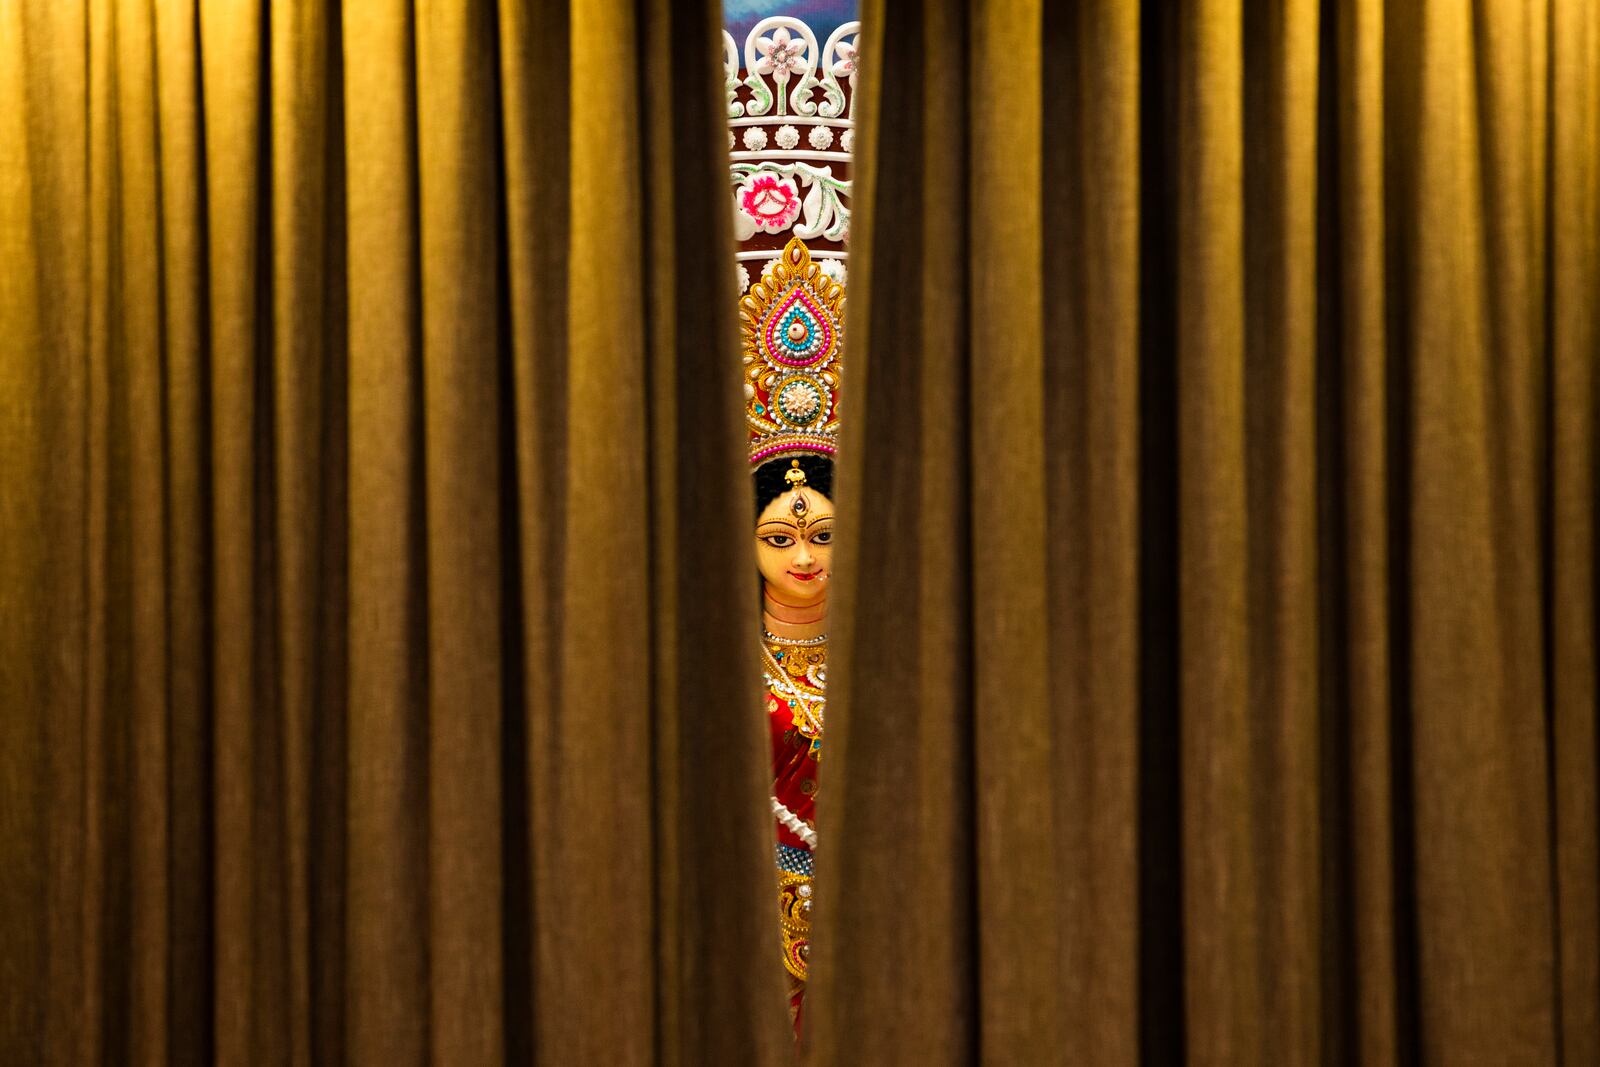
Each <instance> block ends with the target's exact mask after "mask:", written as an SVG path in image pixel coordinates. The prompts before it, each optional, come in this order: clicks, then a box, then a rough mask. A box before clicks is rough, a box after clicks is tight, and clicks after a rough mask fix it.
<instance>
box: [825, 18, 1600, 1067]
mask: <svg viewBox="0 0 1600 1067" xmlns="http://www.w3.org/2000/svg"><path fill="white" fill-rule="evenodd" d="M1590 8H1591V5H1584V4H1566V3H1561V2H1559V0H1548V2H1539V3H1531V4H1530V3H1524V2H1521V0H1515V2H1513V0H1506V2H1501V0H1480V2H1478V3H1475V4H1472V5H1467V6H1463V5H1458V4H1450V3H1444V2H1433V0H1429V2H1425V3H1412V4H1399V3H1384V2H1382V0H1362V2H1356V3H1326V2H1317V0H1277V2H1274V3H1270V4H1266V5H1251V4H1242V3H1239V2H1237V0H1185V2H1183V3H1178V4H1142V5H1130V4H1120V3H1109V2H1107V3H1097V2H1090V0H1086V2H1083V3H1079V4H1073V5H1039V4H1031V3H1025V2H1022V0H1016V2H1007V3H985V4H969V3H962V2H958V0H951V2H949V3H939V4H927V5H923V4H905V3H899V2H896V0H878V2H873V3H869V4H866V5H865V6H864V9H863V13H862V20H863V24H864V25H865V26H869V27H876V30H875V32H873V33H871V34H870V35H869V44H868V47H869V49H870V53H869V55H868V56H867V61H866V63H865V64H864V69H866V70H867V71H869V72H870V75H871V77H870V78H869V84H868V85H867V86H866V87H865V88H864V89H863V91H862V93H861V95H860V97H859V98H858V106H859V107H862V108H864V109H865V111H864V118H863V126H864V128H865V129H870V131H871V132H870V135H865V136H864V137H863V139H862V142H861V144H860V146H859V147H858V152H859V153H860V155H859V156H858V164H859V170H858V172H857V174H858V181H859V183H860V185H859V188H858V191H857V197H856V202H857V205H858V211H859V214H858V217H857V225H856V232H855V235H854V241H855V245H854V248H853V257H854V259H855V265H854V268H853V270H852V309H851V312H850V315H851V322H852V324H853V325H852V337H853V338H854V341H853V342H852V352H853V353H854V357H853V360H852V363H851V368H850V370H851V410H852V412H853V415H852V417H851V420H850V421H849V422H848V424H847V427H846V433H847V439H846V442H845V447H844V448H843V449H842V451H841V456H842V463H843V469H842V471H841V475H840V485H841V487H842V500H841V504H840V511H841V516H842V521H843V522H844V524H845V525H844V527H843V529H842V535H841V543H840V560H839V573H840V584H839V587H838V590H837V592H836V594H835V595H836V597H837V598H838V608H837V610H838V611H839V612H840V615H841V618H840V621H839V623H838V624H837V626H836V631H837V632H836V639H835V641H834V644H835V647H836V648H837V649H838V650H839V663H838V664H837V665H836V670H835V671H834V682H833V686H834V689H833V700H832V702H831V703H832V705H833V707H832V709H831V710H832V713H833V720H832V725H831V726H830V741H829V745H830V752H832V753H834V755H833V756H832V757H831V763H830V767H831V770H830V782H831V783H832V784H831V785H830V788H829V803H828V804H827V805H824V806H822V808H821V814H820V818H821V820H822V822H823V823H824V824H825V826H824V829H823V831H822V832H823V833H824V834H825V835H826V837H827V839H828V840H829V841H830V842H833V844H832V846H831V847H830V851H829V853H828V857H827V861H826V862H827V866H828V869H829V872H830V873H829V877H828V878H825V879H823V880H822V883H821V884H822V890H821V891H822V894H823V900H822V901H821V903H820V905H819V907H820V914H822V915H823V916H824V919H823V923H822V926H821V928H820V929H819V932H818V935H817V938H816V944H817V952H818V956H817V959H816V964H815V966H816V971H817V978H816V980H815V982H814V987H813V992H812V998H813V1004H814V1007H813V1009H812V1012H813V1014H812V1017H811V1022H812V1024H813V1026H814V1032H813V1034H812V1038H813V1040H814V1050H815V1052H816V1053H817V1056H818V1058H819V1060H821V1061H822V1062H830V1063H833V1062H838V1063H847V1062H872V1063H958V1062H970V1061H973V1060H975V1059H976V1060H981V1061H983V1062H996V1063H1002V1062H1004V1063H1012V1062H1016V1063H1026V1062H1085V1063H1113V1062H1132V1061H1135V1060H1142V1061H1145V1062H1163V1063H1164V1062H1179V1061H1184V1062H1193V1063H1315V1062H1331V1063H1343V1062H1362V1063H1413V1062H1424V1063H1453V1062H1496V1063H1530V1064H1531V1063H1552V1062H1569V1063H1571V1062H1586V1061H1587V1060H1589V1059H1592V1058H1593V1057H1594V1049H1595V1047H1596V1042H1597V1041H1600V1024H1597V1022H1596V1007H1595V1005H1596V1004H1597V1003H1600V1000H1597V997H1596V989H1597V986H1596V981H1597V979H1596V965H1595V962H1594V961H1595V958H1596V956H1595V949H1594V946H1595V944H1596V941H1595V939H1596V936H1597V935H1596V929H1597V924H1596V913H1597V909H1600V864H1597V862H1596V859H1595V857H1596V855H1597V845H1596V841H1597V837H1596V830H1595V826H1596V822H1595V818H1596V816H1595V802H1594V797H1595V776H1596V771H1597V763H1600V760H1597V757H1596V749H1595V741H1594V737H1595V734H1594V729H1595V726H1594V724H1595V714H1596V710H1595V709H1596V704H1595V690H1594V671H1595V658H1596V652H1595V640H1594V622H1593V619H1594V610H1595V602H1596V595H1597V594H1596V586H1595V578H1594V572H1593V560H1594V550H1595V546H1594V511H1595V481H1594V448H1595V435H1596V424H1595V414H1594V412H1595V388H1596V387H1595V381H1594V373H1593V368H1594V364H1595V360H1596V358H1597V355H1600V352H1597V350H1596V334H1595V311H1594V307H1595V306H1596V305H1595V300H1594V297H1595V295H1596V290H1597V286H1600V268H1597V262H1596V256H1595V249H1596V240H1597V231H1596V228H1595V214H1594V213H1595V204H1596V197H1597V196H1600V187H1597V180H1596V170H1595V165H1594V159H1595V153H1596V150H1597V140H1596V137H1597V133H1600V130H1597V128H1596V105H1597V96H1596V93H1597V89H1596V80H1595V68H1596V62H1595V60H1596V53H1595V48H1596V41H1597V38H1596V32H1597V29H1600V27H1597V17H1596V15H1595V13H1594V12H1593V11H1591V9H1590ZM908 265H914V270H915V273H913V272H912V271H910V270H908Z"/></svg>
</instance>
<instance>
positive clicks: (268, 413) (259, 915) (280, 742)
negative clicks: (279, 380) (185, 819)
mask: <svg viewBox="0 0 1600 1067" xmlns="http://www.w3.org/2000/svg"><path fill="white" fill-rule="evenodd" d="M256 32H257V37H256V41H257V55H256V57H255V59H256V64H257V67H258V69H259V70H260V81H259V83H258V85H257V86H256V138H255V139H256V154H255V189H256V203H255V205H254V223H255V235H254V242H253V243H254V246H255V263H254V273H255V297H254V299H255V316H254V318H255V330H254V334H255V336H254V338H253V341H254V344H255V355H256V358H255V359H254V360H252V367H253V369H254V373H255V382H254V392H255V400H254V402H253V404H252V407H253V408H254V410H255V419H254V425H253V427H252V439H251V442H250V449H251V452H252V454H253V456H254V463H253V468H254V469H253V471H252V478H253V485H252V487H251V489H252V495H253V497H254V499H255V501H256V505H255V508H254V522H255V530H254V531H253V536H252V538H251V553H252V557H253V558H252V561H251V569H252V572H253V573H252V579H251V585H252V589H251V600H252V605H251V608H252V611H251V614H252V619H251V628H252V630H253V631H254V635H253V636H254V641H253V645H254V647H253V649H252V655H251V673H252V675H253V676H254V677H253V685H252V687H251V688H252V689H253V690H254V692H255V693H256V694H258V697H257V699H258V700H259V701H260V703H259V704H258V705H257V708H258V710H265V711H266V713H267V714H265V715H262V714H257V715H255V716H254V719H253V722H252V723H251V726H250V740H249V746H250V753H251V763H252V767H251V777H252V779H253V781H252V783H251V785H252V789H253V793H254V795H253V796H252V798H251V799H252V805H253V806H254V808H255V810H256V812H257V817H255V818H253V819H252V827H253V837H254V841H253V843H254V844H255V845H256V847H257V854H258V855H266V856H271V857H273V858H274V859H275V860H276V861H277V862H276V863H275V864H267V863H262V864H258V865H254V868H253V870H252V872H251V886H250V897H251V903H252V908H251V910H252V913H253V914H252V919H253V923H254V926H255V929H253V930H252V931H251V932H250V934H249V936H250V939H251V941H252V942H254V947H253V948H252V950H251V956H252V958H253V959H254V960H257V961H265V963H264V966H260V967H259V968H258V969H256V970H255V974H254V975H253V981H252V985H253V987H254V993H255V995H256V997H257V998H258V1002H259V1004H260V1005H262V1008H261V1009H259V1010H253V1011H251V1012H250V1013H249V1020H250V1021H249V1024H248V1025H249V1026H250V1028H251V1032H252V1038H251V1040H252V1043H253V1045H254V1046H255V1047H257V1048H270V1047H275V1045H276V1047H282V1048H290V1047H292V1046H293V1044H294V1040H295V1039H294V1037H293V1036H292V1035H294V1033H295V1030H296V1028H295V1020H294V1015H295V1005H294V995H295V991H294V989H293V987H292V983H291V979H290V963H289V961H290V960H291V959H293V957H294V953H295V946H294V945H293V944H292V943H291V942H290V937H291V931H292V925H291V923H290V922H289V921H288V920H289V914H290V912H289V904H288V899H287V889H288V887H289V886H290V885H292V884H293V882H292V875H291V867H290V861H289V853H290V849H291V847H292V845H291V839H292V835H293V830H292V829H291V827H290V825H289V822H288V818H289V812H290V806H289V803H288V789H287V784H288V782H287V775H286V774H285V768H284V759H285V754H286V751H287V750H288V745H289V737H288V729H289V727H288V714H287V711H288V709H287V707H286V704H285V693H284V686H283V684H282V681H283V669H282V665H283V647H282V639H281V632H280V630H279V620H280V619H282V617H283V604H282V591H281V583H280V581H279V575H280V562H281V559H282V546H280V545H279V543H278V533H279V530H278V516H279V513H280V511H281V509H282V494H280V493H279V492H278V477H279V473H280V472H279V465H278V448H277V442H278V439H279V437H280V436H281V435H282V433H283V432H284V430H283V427H281V426H280V425H279V422H280V418H286V417H288V416H287V414H286V413H280V412H279V411H278V406H277V398H276V395H275V389H274V386H273V380H274V378H275V376H276V375H277V374H278V373H280V368H278V367H277V366H276V358H275V357H276V350H275V345H276V323H275V321H274V319H275V316H274V314H273V311H274V307H273V284H272V283H273V271H272V266H273V255H274V251H275V246H276V241H275V240H274V234H273V226H272V221H273V201H274V199H275V195H276V191H277V190H276V188H275V185H274V182H273V180H272V164H273V159H274V156H275V149H276V144H275V141H276V138H275V137H274V135H273V128H272V119H273V116H272V93H273V81H274V78H275V77H276V76H281V74H282V72H280V71H274V70H273V64H272V8H271V5H270V4H262V5H261V7H260V9H259V11H258V13H257V31H256ZM274 735H276V736H274ZM268 812H271V813H272V814H266V813H268ZM260 815H266V817H265V818H261V817H259V816H260ZM274 942H276V944H274ZM272 1007H276V1008H277V1009H278V1010H279V1011H280V1012H281V1013H282V1014H281V1015H280V1016H279V1017H278V1018H276V1019H272V1020H271V1024H272V1026H273V1029H274V1030H275V1031H276V1035H275V1036H274V1037H272V1038H266V1037H264V1036H263V1035H261V1034H260V1032H259V1029H260V1027H261V1025H262V1023H263V1022H264V1021H266V1019H267V1018H269V1017H270V1016H269V1012H270V1011H271V1009H272ZM278 1042H281V1045H277V1044H276V1043H278Z"/></svg>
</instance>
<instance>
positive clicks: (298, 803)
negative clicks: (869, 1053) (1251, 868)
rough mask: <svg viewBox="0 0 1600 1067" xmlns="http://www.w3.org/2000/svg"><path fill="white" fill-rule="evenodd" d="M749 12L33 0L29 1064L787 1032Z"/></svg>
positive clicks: (10, 822) (21, 475)
mask: <svg viewBox="0 0 1600 1067" xmlns="http://www.w3.org/2000/svg"><path fill="white" fill-rule="evenodd" d="M718 15H719V11H718V9H717V7H716V5H713V4H702V5H682V4H667V3H665V2H646V3H637V4H636V3H633V2H631V0H628V2H624V0H606V2H603V3H590V2H585V3H581V4H572V5H556V4H512V3H503V4H497V3H493V2H490V0H482V2H475V3H470V4H445V3H431V2H417V3H407V2H398V0H359V2H357V0H352V2H349V3H346V4H344V5H342V6H341V5H329V4H323V3H316V2H312V0H293V2H289V3H273V4H270V5H269V4H261V3H243V2H230V3H218V4H203V5H182V4H165V3H161V4H151V3H148V2H147V0H88V2H85V3H81V4H55V3H50V4H44V3H39V4H33V3H30V4H22V5H7V6H6V7H5V8H4V10H3V11H0V89H3V90H4V92H5V94H6V100H7V101H8V103H7V106H6V107H5V108H4V109H0V110H3V112H4V117H3V118H0V192H3V193H4V195H3V197H0V199H3V204H0V223H3V226H0V251H3V252H4V254H5V256H6V262H7V264H8V267H7V268H6V269H5V270H4V271H0V336H3V337H4V338H5V341H4V342H3V345H4V347H3V364H0V371H3V373H0V383H3V384H0V398H3V404H4V416H5V417H4V419H3V423H4V426H3V429H0V463H3V464H4V469H5V470H6V475H5V479H4V505H3V507H0V529H3V536H4V546H3V550H0V561H3V562H0V576H3V577H4V578H5V584H4V589H3V590H0V604H3V606H4V611H5V625H4V626H3V627H0V631H3V637H0V681H3V685H4V690H3V697H0V699H3V703H4V705H5V706H6V708H7V709H8V710H7V713H6V715H5V716H3V717H0V718H3V720H4V724H3V727H0V729H3V731H4V734H3V737H4V742H5V748H4V755H3V757H0V761H3V768H4V775H3V779H0V781H3V785H0V789H3V802H0V811H3V814H0V835H3V836H0V845H3V850H4V857H5V870H4V872H3V874H0V901H3V904H4V908H3V914H0V961H3V963H0V976H3V979H4V982H5V985H4V989H5V994H6V995H5V996H4V997H3V998H0V1000H3V1002H4V1008H3V1009H0V1026H3V1029H0V1059H3V1060H4V1061H5V1062H7V1063H13V1062H15V1063H63V1064H65V1063H81V1062H111V1063H151V1064H155V1063H196V1064H198V1063H299V1064H308V1063H331V1062H353V1063H367V1062H371V1063H397V1064H404V1063H460V1064H474V1065H478V1064H490V1063H500V1062H519V1063H521V1062H543V1063H639V1062H663V1063H685V1064H688V1063H707V1062H722V1063H735V1062H737V1063H752V1064H762V1063H776V1062H779V1061H781V1060H782V1059H784V1058H785V1055H786V1046H787V1045H788V1043H789V1042H790V1036H789V1031H788V1026H787V1021H786V1017H785V1014H784V1011H783V1003H784V1001H783V995H782V990H781V981H780V977H779V974H778V973H777V972H776V971H775V970H774V969H773V968H772V967H771V966H769V964H770V962H771V960H772V958H773V957H772V953H771V936H770V935H771V933H772V930H771V923H770V913H771V900H772V898H771V885H770V877H771V873H770V865H771V857H770V848H771V844H770V826H769V825H768V822H767V818H766V810H765V805H764V803H763V799H762V798H763V795H764V782H763V780H762V779H763V769H762V768H763V767H764V765H765V758H764V746H765V737H764V733H763V727H762V724H761V721H760V718H759V716H757V715H756V714H754V711H753V708H754V706H755V705H754V704H753V703H752V702H751V694H753V693H756V692H757V691H758V690H757V687H756V684H755V681H756V679H755V673H754V668H755V660H754V658H753V656H752V655H751V654H750V651H749V648H748V647H747V643H746V638H747V637H748V634H749V633H750V631H751V628H752V624H753V622H754V617H753V613H754V608H755V600H754V596H753V594H754V591H755V590H754V584H753V583H754V576H753V575H752V574H751V573H749V567H748V566H747V564H746V562H745V560H746V558H747V557H746V556H745V552H746V545H745V537H746V536H747V530H746V528H745V522H746V521H747V515H748V507H749V501H748V491H749V490H748V486H747V485H746V484H745V481H744V480H743V477H742V474H743V464H742V457H741V456H740V453H739V447H740V436H739V430H738V385H737V382H738V372H737V360H736V359H735V358H734V349H735V333H734V322H733V310H734V309H733V292H732V289H733V287H732V285H731V282H732V278H731V274H730V269H729V263H730V258H729V253H730V252H731V247H732V246H731V240H730V235H729V234H728V233H727V228H728V226H729V222H728V217H727V210H726V203H725V196H724V193H723V189H724V185H723V183H725V181H726V159H725V154H724V138H725V136H726V135H725V132H724V130H723V124H722V119H721V108H720V103H721V100H720V92H721V73H720V71H719V70H718V69H717V52H716V47H715V42H716V28H717V26H718V25H719V22H720V20H719V18H718ZM12 101H20V102H21V103H20V105H18V104H13V103H12Z"/></svg>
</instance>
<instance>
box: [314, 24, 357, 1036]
mask: <svg viewBox="0 0 1600 1067" xmlns="http://www.w3.org/2000/svg"><path fill="white" fill-rule="evenodd" d="M326 18H327V37H326V44H325V47H326V49H327V53H326V63H327V67H326V72H325V74H324V80H323V84H324V86H325V87H326V90H327V99H328V103H327V115H326V120H327V122H326V126H325V127H324V130H323V159H324V161H325V162H324V166H325V167H326V170H325V173H324V178H323V180H324V183H325V188H326V197H325V199H324V201H323V227H324V229H323V232H324V234H325V235H326V245H327V251H326V256H327V259H326V261H325V264H324V271H325V274H324V278H325V279H326V282H327V293H328V306H327V309H326V315H327V319H326V323H327V324H326V327H325V330H326V333H325V342H324V344H325V347H324V349H323V350H324V352H325V353H326V354H327V358H326V360H325V362H324V366H323V372H322V373H323V381H322V396H323V407H322V410H323V426H322V435H323V436H322V441H321V455H322V456H323V457H324V461H325V464H326V470H325V471H324V475H323V478H322V485H321V499H320V502H319V504H320V507H321V512H322V517H323V520H322V522H321V523H320V524H319V526H320V527H321V529H322V530H324V531H326V535H325V537H324V538H323V540H322V542H321V544H320V546H319V549H318V551H319V553H320V558H319V560H318V577H319V581H320V583H321V587H322V588H323V589H324V590H325V591H326V595H325V596H323V597H322V598H320V600H321V603H320V604H319V606H318V609H317V621H316V625H317V640H316V641H315V642H314V647H313V649H312V655H313V669H314V670H315V671H316V675H315V676H316V677H317V678H319V679H321V680H322V681H321V682H320V683H319V685H318V689H317V692H316V694H315V699H316V700H317V712H316V715H315V718H314V720H313V722H312V728H311V730H312V737H311V745H312V749H311V751H312V758H313V761H314V765H313V768H312V773H311V789H312V791H313V792H312V798H313V799H312V811H314V812H317V813H319V814H318V817H316V818H314V820H313V824H312V827H311V848H310V855H309V856H308V858H307V862H306V885H307V887H308V890H309V892H310V893H311V900H310V901H309V902H308V905H307V906H308V907H309V909H310V911H309V916H310V923H309V928H310V930H311V931H312V939H313V944H314V945H315V946H317V948H316V949H315V950H314V951H313V955H312V959H311V971H310V1000H311V1019H310V1022H309V1026H310V1029H311V1041H312V1048H313V1049H314V1050H316V1052H315V1053H314V1055H313V1059H314V1060H316V1059H319V1058H321V1057H326V1058H327V1059H328V1060H329V1061H331V1062H336V1063H342V1062H344V1060H345V1058H346V1056H347V1045H346V1040H345V1035H346V1029H345V995H344V994H345V946H346V944H348V941H347V933H346V923H345V904H344V887H345V885H346V884H347V879H346V877H345V874H346V866H345V864H346V855H347V853H346V837H345V832H346V827H347V826H348V818H349V805H348V801H347V783H348V779H347V776H346V772H345V767H346V760H347V756H348V752H349V731H348V719H347V716H348V713H349V662H350V660H349V645H348V640H349V626H348V618H349V588H348V574H349V513H348V501H349V484H350V475H349V462H350V456H349V453H350V436H349V358H348V355H349V347H348V329H347V326H346V323H347V321H348V313H349V304H350V302H349V279H348V273H347V266H346V265H347V263H348V254H347V241H348V230H347V228H346V226H345V218H346V214H347V210H346V208H347V200H346V195H345V166H344V145H345V121H344V99H345V96H344V18H343V8H342V6H341V5H339V4H329V5H328V6H327V10H326Z"/></svg>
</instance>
